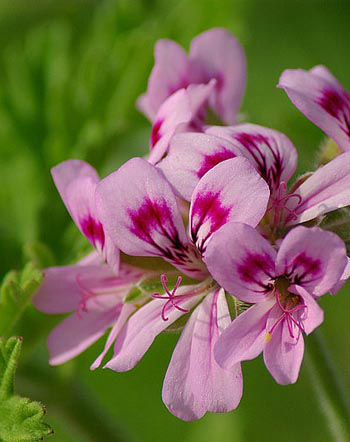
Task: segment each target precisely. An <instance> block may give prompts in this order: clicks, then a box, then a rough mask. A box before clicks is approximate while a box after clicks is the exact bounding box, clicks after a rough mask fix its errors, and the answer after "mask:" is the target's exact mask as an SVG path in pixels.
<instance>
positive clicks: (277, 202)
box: [267, 181, 302, 226]
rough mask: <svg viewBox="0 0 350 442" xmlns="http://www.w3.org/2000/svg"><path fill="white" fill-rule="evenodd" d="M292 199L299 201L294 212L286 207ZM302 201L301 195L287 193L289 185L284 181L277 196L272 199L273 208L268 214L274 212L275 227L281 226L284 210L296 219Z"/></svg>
mask: <svg viewBox="0 0 350 442" xmlns="http://www.w3.org/2000/svg"><path fill="white" fill-rule="evenodd" d="M292 198H297V200H298V201H297V205H296V207H295V208H294V209H293V210H291V209H289V208H288V207H286V203H287V201H288V200H290V199H292ZM301 201H302V198H301V196H300V195H298V194H296V193H287V184H286V183H285V182H284V181H282V182H281V183H280V185H279V187H278V190H277V196H276V197H274V198H271V206H270V207H269V208H268V209H267V212H269V211H270V210H273V225H274V226H277V225H278V224H279V221H280V214H281V211H283V210H285V211H287V212H288V214H289V216H291V217H292V219H296V218H297V215H296V213H295V210H296V209H297V207H298V206H299V205H300V203H301Z"/></svg>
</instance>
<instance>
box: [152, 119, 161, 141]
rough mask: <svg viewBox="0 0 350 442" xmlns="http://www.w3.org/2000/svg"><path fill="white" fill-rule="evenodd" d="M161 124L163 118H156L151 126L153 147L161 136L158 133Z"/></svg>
mask: <svg viewBox="0 0 350 442" xmlns="http://www.w3.org/2000/svg"><path fill="white" fill-rule="evenodd" d="M162 124H163V120H157V121H156V122H155V123H154V124H153V126H152V132H151V147H154V146H155V145H156V144H157V142H158V141H159V140H160V139H161V137H162V135H161V133H160V129H161V127H162Z"/></svg>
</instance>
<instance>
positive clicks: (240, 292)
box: [204, 222, 276, 303]
mask: <svg viewBox="0 0 350 442" xmlns="http://www.w3.org/2000/svg"><path fill="white" fill-rule="evenodd" d="M275 259H276V251H275V250H274V248H273V247H272V246H271V245H270V243H269V242H268V241H266V239H264V238H263V237H262V236H261V235H260V234H259V233H258V232H257V231H256V230H255V229H253V228H252V227H251V226H248V225H246V224H242V223H234V222H232V223H229V224H226V225H225V226H224V227H222V228H221V229H220V230H219V231H218V232H216V233H215V235H213V237H212V239H211V240H210V241H209V244H208V247H207V250H206V252H205V255H204V262H205V264H206V265H207V267H208V270H209V272H210V273H211V275H212V276H213V278H214V279H215V280H216V281H217V282H218V283H219V284H220V285H221V286H222V287H223V288H224V289H225V290H227V291H228V292H229V293H231V294H232V295H234V296H236V297H238V298H239V299H241V300H242V301H247V302H254V303H255V302H261V301H263V300H265V298H266V296H267V294H269V293H270V290H271V288H272V284H273V278H274V277H275Z"/></svg>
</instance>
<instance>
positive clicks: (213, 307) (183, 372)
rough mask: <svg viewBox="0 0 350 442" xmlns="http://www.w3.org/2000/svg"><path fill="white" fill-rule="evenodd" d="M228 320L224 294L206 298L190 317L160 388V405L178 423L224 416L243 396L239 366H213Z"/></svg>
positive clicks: (215, 364) (209, 295)
mask: <svg viewBox="0 0 350 442" xmlns="http://www.w3.org/2000/svg"><path fill="white" fill-rule="evenodd" d="M230 322H231V318H230V313H229V310H228V307H227V303H226V299H225V293H224V291H223V290H222V289H221V290H216V291H215V292H213V293H211V294H208V295H207V296H206V297H205V298H204V300H203V301H202V302H201V303H200V305H199V306H198V307H197V308H196V310H195V311H194V312H193V313H192V315H191V317H190V319H189V321H188V322H187V324H186V327H185V329H184V331H183V332H182V335H181V337H180V339H179V341H178V343H177V345H176V347H175V350H174V352H173V355H172V357H171V361H170V363H169V367H168V370H167V373H166V375H165V379H164V384H163V395H162V396H163V401H164V403H165V405H166V406H167V407H168V409H169V411H170V412H171V413H173V414H174V415H175V416H177V417H179V418H180V419H183V420H186V421H189V420H194V419H200V418H201V417H202V416H203V415H204V414H205V413H206V412H207V411H209V412H212V413H224V412H228V411H230V410H232V409H234V408H236V407H237V405H238V404H239V401H240V399H241V396H242V388H243V382H242V373H241V368H240V365H239V364H236V365H234V366H233V367H230V369H229V370H224V369H222V368H221V367H219V365H218V364H217V363H216V361H215V359H214V355H213V349H214V345H215V343H216V342H217V340H218V338H219V336H220V334H221V333H222V331H223V330H224V329H225V328H226V327H227V326H228V325H229V324H230Z"/></svg>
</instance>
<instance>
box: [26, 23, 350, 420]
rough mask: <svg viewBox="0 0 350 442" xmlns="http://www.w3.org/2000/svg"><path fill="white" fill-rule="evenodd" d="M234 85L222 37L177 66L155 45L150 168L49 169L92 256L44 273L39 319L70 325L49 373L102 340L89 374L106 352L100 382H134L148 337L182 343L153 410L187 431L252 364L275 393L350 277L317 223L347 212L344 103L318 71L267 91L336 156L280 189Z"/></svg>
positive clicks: (174, 53)
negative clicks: (168, 335)
mask: <svg viewBox="0 0 350 442" xmlns="http://www.w3.org/2000/svg"><path fill="white" fill-rule="evenodd" d="M245 76H246V69H245V57H244V52H243V50H242V48H241V46H240V44H239V42H238V41H237V40H236V39H235V38H234V37H233V36H232V35H231V34H230V33H229V32H228V31H226V30H224V29H212V30H209V31H207V32H204V33H203V34H201V35H199V36H197V37H196V38H195V39H194V40H193V41H192V43H191V47H190V51H189V55H187V54H186V52H185V51H184V50H183V49H182V48H181V47H180V46H178V45H177V44H176V43H175V42H173V41H170V40H160V41H158V42H157V44H156V48H155V66H154V68H153V70H152V73H151V75H150V78H149V82H148V88H147V92H146V93H145V94H144V95H143V96H142V97H140V99H139V100H138V107H139V109H140V110H141V111H143V112H144V113H145V114H146V116H147V117H148V118H149V119H150V120H151V122H152V130H151V135H150V153H149V155H148V156H147V157H145V158H133V159H130V160H129V161H128V162H126V164H124V165H123V166H121V167H120V168H119V169H118V170H117V171H115V172H113V173H111V174H110V175H109V176H107V177H106V178H104V179H102V180H100V179H99V177H98V176H97V173H96V172H95V170H94V169H93V168H92V167H91V166H90V165H88V164H86V163H85V162H83V161H78V160H69V161H66V162H64V163H62V164H60V165H58V166H56V167H54V168H53V170H52V175H53V179H54V181H55V184H56V186H57V189H58V191H59V192H60V194H61V197H62V199H63V201H64V203H65V205H66V207H67V209H68V211H69V213H70V214H71V216H72V218H73V220H74V222H75V223H76V225H77V226H78V228H79V229H80V231H81V232H82V233H83V235H85V236H86V237H87V239H88V240H89V241H90V243H91V245H92V246H93V248H94V251H93V252H92V253H91V254H90V255H88V256H87V257H86V258H84V259H83V260H82V261H80V262H78V263H77V264H75V265H71V266H65V267H53V268H48V269H45V271H44V274H45V279H44V282H43V284H42V285H41V287H40V289H39V291H38V293H37V294H36V297H35V300H34V302H35V305H36V307H37V308H38V309H40V310H42V311H44V312H46V313H67V312H72V313H71V315H70V316H69V317H67V318H66V319H65V320H64V321H63V322H62V323H61V324H59V325H58V326H57V327H56V328H55V329H54V330H53V332H52V333H51V334H50V336H49V340H48V345H49V351H50V363H51V364H53V365H56V364H61V363H64V362H65V361H67V360H69V359H71V358H73V357H74V356H76V355H78V354H79V353H81V352H82V351H83V350H84V349H86V348H87V347H88V346H89V345H91V344H92V343H93V342H95V341H96V340H97V339H98V338H100V337H101V336H103V335H104V334H105V333H106V331H107V329H109V328H111V330H110V332H109V335H108V338H107V342H106V345H105V348H104V350H103V353H102V354H101V355H100V356H99V357H98V358H97V359H96V361H95V362H94V363H93V364H92V367H91V368H92V369H95V368H97V367H99V366H100V365H101V364H102V362H103V359H104V358H105V356H106V355H107V353H108V351H109V350H110V349H111V347H112V346H113V356H112V358H111V359H110V360H109V361H108V362H107V363H106V365H105V367H108V368H110V369H112V370H115V371H118V372H121V371H126V370H130V369H132V368H133V367H134V366H135V365H136V364H137V363H138V362H139V361H140V359H141V358H142V357H143V355H144V354H145V353H146V351H147V350H148V348H149V347H150V346H151V344H152V342H153V341H154V339H155V338H156V336H157V335H158V334H160V333H161V332H163V331H164V330H166V329H169V328H173V329H176V330H180V331H181V336H180V338H179V340H178V343H177V345H176V347H175V349H174V352H173V354H172V358H171V361H170V363H169V367H168V370H167V372H166V375H165V380H164V385H163V393H162V395H163V401H164V403H165V405H166V406H167V407H168V409H169V410H170V412H171V413H173V414H174V415H175V416H178V417H179V418H181V419H184V420H193V419H198V418H200V417H202V416H203V415H204V414H205V413H206V412H208V411H209V412H226V411H229V410H232V409H234V408H235V407H237V405H238V404H239V402H240V399H241V396H242V387H243V381H242V373H241V362H242V361H245V360H249V359H253V358H256V357H257V356H258V355H259V354H260V353H263V357H264V361H265V365H266V367H267V369H268V370H269V372H270V373H271V375H272V376H273V378H274V379H275V380H276V382H278V383H279V384H290V383H294V382H296V380H297V378H298V373H299V369H300V366H301V363H302V359H303V353H304V339H303V335H304V334H306V335H307V334H309V333H311V332H312V331H313V330H314V329H315V328H316V327H318V326H319V325H320V324H321V323H322V321H323V311H322V309H321V307H320V306H319V303H318V299H319V298H320V296H322V295H324V294H326V293H328V292H330V293H332V294H335V293H336V292H337V291H338V290H339V289H340V287H341V286H342V285H343V284H344V283H345V281H346V279H347V278H348V277H349V275H350V266H349V264H348V262H349V260H348V257H347V250H346V245H345V243H344V241H343V240H342V239H341V238H340V237H339V236H338V235H337V234H336V233H334V232H332V231H330V230H329V229H327V223H325V222H324V221H325V219H327V216H328V215H326V214H328V213H330V212H336V211H338V210H339V209H342V208H346V207H347V206H349V205H350V190H349V189H350V153H349V152H348V151H349V147H350V96H349V94H348V93H347V92H346V91H345V90H344V89H343V88H342V86H341V85H340V84H339V83H338V82H337V81H336V79H335V78H334V77H333V76H332V75H331V74H330V72H329V71H328V70H327V69H326V68H325V67H322V66H317V67H315V68H314V69H312V70H311V71H309V72H307V71H302V70H287V71H285V72H284V73H283V74H282V76H281V78H280V82H279V87H280V88H283V89H284V90H285V91H286V93H287V94H288V96H289V97H290V99H291V101H292V102H293V103H294V104H295V105H296V106H297V107H298V108H299V109H300V110H301V111H302V112H303V113H304V114H305V115H306V116H308V117H309V118H310V119H311V120H312V121H313V122H315V123H316V124H317V125H318V126H319V127H320V128H321V129H322V130H324V131H325V132H326V134H327V135H329V136H330V137H331V138H333V139H334V141H335V142H336V144H337V145H338V147H339V152H338V153H339V155H338V156H334V158H333V159H332V160H331V161H330V162H328V163H327V164H326V165H323V166H322V167H320V168H318V169H317V170H316V171H314V172H313V173H308V174H306V175H304V176H302V177H301V178H299V179H297V180H296V181H295V182H294V183H292V184H290V183H289V180H290V179H291V178H292V176H293V175H294V173H295V170H296V167H297V159H298V158H297V151H296V149H295V147H294V146H293V144H292V142H291V141H290V140H289V139H288V138H287V137H286V136H285V135H283V134H282V133H280V132H277V131H275V130H273V129H270V128H265V127H261V126H257V125H255V124H249V123H238V122H237V112H238V109H239V106H240V102H241V99H242V96H243V92H244V86H245ZM213 118H215V119H216V121H221V122H222V123H223V124H225V125H215V126H212V125H209V121H212V120H213ZM341 151H342V152H343V153H341ZM340 153H341V154H340ZM342 210H348V209H342Z"/></svg>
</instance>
